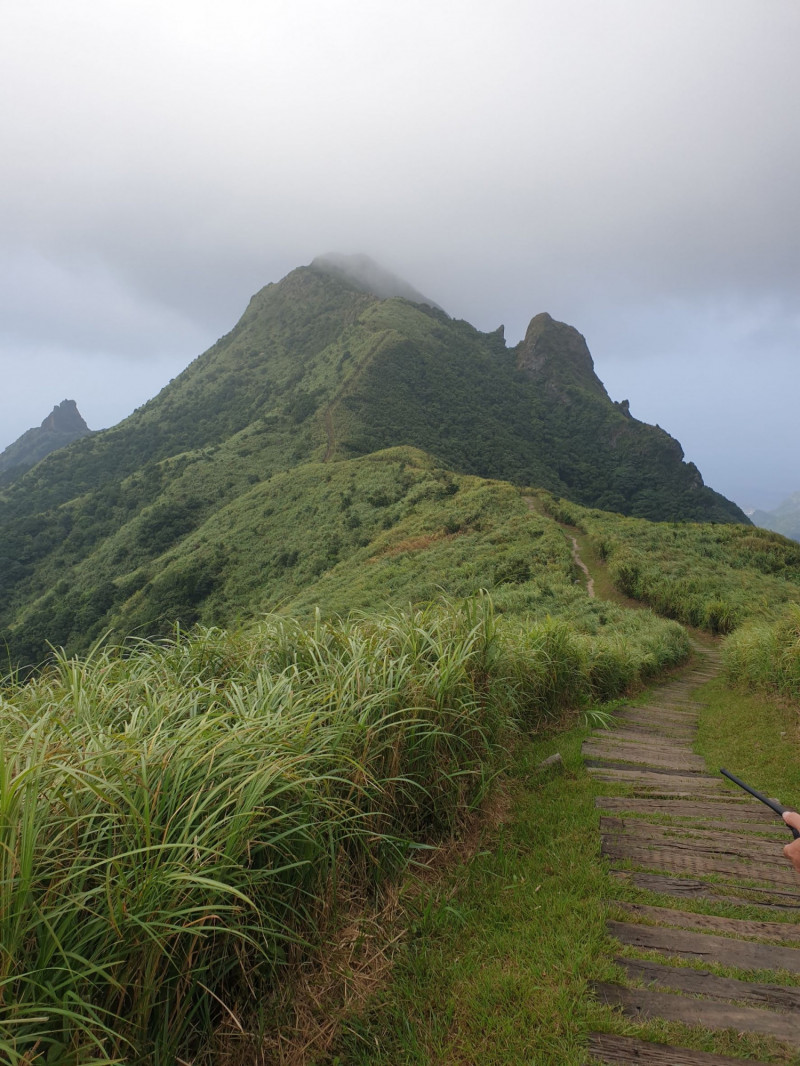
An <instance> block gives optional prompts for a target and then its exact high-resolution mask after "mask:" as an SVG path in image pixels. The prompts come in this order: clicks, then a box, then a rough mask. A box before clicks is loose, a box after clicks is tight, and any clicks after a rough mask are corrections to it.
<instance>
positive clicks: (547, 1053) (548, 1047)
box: [318, 500, 800, 1066]
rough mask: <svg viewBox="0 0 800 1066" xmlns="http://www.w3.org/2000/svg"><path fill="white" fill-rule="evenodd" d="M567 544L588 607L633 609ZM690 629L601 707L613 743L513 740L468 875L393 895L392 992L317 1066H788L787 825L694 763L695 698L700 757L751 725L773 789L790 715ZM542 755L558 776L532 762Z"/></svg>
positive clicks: (799, 986) (458, 865) (787, 774)
mask: <svg viewBox="0 0 800 1066" xmlns="http://www.w3.org/2000/svg"><path fill="white" fill-rule="evenodd" d="M527 502H528V506H529V507H530V508H531V510H535V509H537V507H536V506H535V503H534V501H533V500H528V501H527ZM565 532H569V534H570V536H571V535H572V534H573V533H574V534H576V539H577V540H578V551H579V554H581V555H582V556H583V558H584V559H586V560H587V562H588V567H587V569H589V571H590V574H589V576H591V577H592V578H593V579H594V582H595V589H596V590H597V594H598V596H599V597H600V598H601V599H604V600H613V601H615V602H617V603H622V604H624V605H625V606H637V607H638V606H641V605H639V604H637V603H636V602H635V601H631V600H629V599H628V598H627V597H625V596H623V595H622V594H620V593H619V592H618V591H617V590H616V589H614V587H613V585H612V584H611V582H610V580H609V578H608V574H607V572H606V569H605V567H604V566H603V565H601V564H600V562H599V560H598V559H597V557H596V553H595V552H594V551H593V549H592V546H591V543H589V541H588V538H586V537H585V536H583V535H581V534H580V533H579V531H577V530H571V529H570V530H568V531H567V530H565ZM697 637H698V638H699V643H698V642H696V644H695V658H694V659H693V661H692V662H691V663H690V664H689V666H688V667H686V668H684V669H683V670H681V671H678V672H676V673H675V674H673V676H672V677H671V679H670V680H668V681H667V682H666V683H665V684H662V685H660V686H658V687H655V688H653V689H652V690H650V692H649V693H647V694H646V695H645V696H643V697H641V698H639V699H638V700H632V701H629V702H628V703H627V704H626V705H625V706H623V707H617V708H615V709H616V712H617V713H616V716H615V720H614V727H613V729H612V730H605V729H604V730H593V729H591V728H589V727H588V726H587V724H586V723H585V722H583V721H582V720H581V719H580V718H579V716H578V715H577V714H573V716H572V718H571V719H570V718H569V716H567V717H562V719H561V720H559V721H554V722H553V724H552V731H551V732H550V733H549V734H546V735H543V736H539V737H536V738H534V739H529V740H525V741H522V742H521V743H520V744H519V746H518V749H517V751H516V752H515V755H514V760H513V763H512V765H511V766H510V767H509V768H508V771H507V774H506V777H505V783H504V785H503V787H502V792H501V795H502V796H503V797H504V799H505V804H504V805H503V804H501V805H500V806H499V807H498V808H497V809H496V810H495V812H494V817H492V818H487V819H486V820H485V821H484V822H483V824H482V826H481V828H480V831H479V836H478V839H477V841H475V842H474V847H473V849H472V851H471V852H470V854H469V855H465V856H464V858H463V860H462V861H461V862H458V861H457V862H455V863H452V862H451V863H450V864H449V865H447V866H445V867H444V868H443V869H440V870H439V871H438V872H437V873H435V874H433V873H431V872H430V871H428V872H425V871H423V872H422V873H421V875H420V877H419V878H418V880H417V881H416V882H415V883H413V884H411V885H406V887H405V888H404V890H403V893H404V895H405V899H406V905H407V907H408V913H409V914H410V916H411V920H410V931H409V934H408V935H407V937H406V940H405V944H404V947H403V948H402V950H401V952H400V954H399V955H398V957H397V959H396V961H395V964H394V969H393V977H392V980H391V983H390V984H388V985H387V986H386V987H384V988H383V990H382V991H380V992H378V993H377V994H376V995H375V996H374V997H373V999H372V1000H371V1002H370V1004H369V1006H368V1008H367V1009H360V1010H359V1011H358V1012H354V1013H353V1014H351V1015H350V1016H346V1017H345V1018H344V1019H343V1025H342V1029H341V1033H340V1037H339V1038H338V1040H337V1041H336V1043H335V1046H334V1048H333V1050H332V1052H331V1054H330V1057H325V1058H324V1059H323V1060H318V1061H320V1062H322V1061H324V1062H326V1063H332V1064H333V1063H341V1064H344V1063H347V1064H351V1063H352V1064H364V1066H366V1064H367V1063H369V1064H376V1066H381V1064H385V1066H390V1064H392V1066H395V1064H400V1063H402V1064H419V1066H423V1064H429V1063H434V1062H435V1063H441V1064H444V1066H450V1064H452V1066H456V1064H458V1066H462V1064H464V1063H481V1064H487V1066H501V1064H516V1063H531V1064H534V1066H587V1064H588V1063H590V1062H591V1063H607V1064H609V1063H633V1062H641V1063H649V1064H650V1066H731V1064H734V1063H737V1062H739V1063H744V1062H749V1063H750V1064H751V1066H753V1063H783V1064H794V1066H799V1064H800V1056H798V1053H797V1049H798V1043H797V1034H796V1023H795V1021H794V1018H793V1016H792V1012H793V1011H796V1008H797V1006H798V1005H800V977H798V971H797V969H796V966H795V963H794V960H795V958H796V957H797V956H796V955H794V954H792V952H796V953H797V955H799V956H800V942H798V932H800V927H799V926H798V920H800V909H798V907H797V904H798V903H800V895H798V893H797V885H796V884H793V883H792V881H791V880H790V879H792V878H793V877H794V875H793V874H792V873H791V870H790V869H789V867H788V866H787V864H786V863H785V860H784V859H783V857H782V856H781V854H780V849H781V845H782V843H784V842H785V839H786V837H787V834H786V831H785V829H781V827H780V823H778V821H777V819H774V818H773V816H772V815H771V814H770V813H769V812H767V811H766V810H765V809H764V810H762V809H760V805H759V804H758V803H757V802H756V801H755V800H754V801H752V803H750V802H749V801H748V800H747V799H745V798H743V797H742V796H736V795H734V794H733V786H730V788H728V787H726V786H725V785H724V784H723V783H722V782H721V779H720V780H718V779H717V778H716V777H715V776H713V774H712V773H710V772H709V771H708V770H706V769H704V767H703V762H702V759H700V758H699V756H698V755H697V754H696V753H695V752H694V751H693V750H692V748H693V746H694V745H695V743H696V742H695V735H696V732H697V723H698V716H699V714H700V702H699V701H700V700H701V699H702V700H703V702H705V703H712V704H713V708H712V713H705V714H704V715H703V716H702V717H701V719H700V732H699V741H698V742H697V743H698V745H699V746H700V747H701V749H702V750H703V751H704V752H705V754H706V757H707V758H708V759H709V760H711V761H715V759H719V760H721V761H722V764H723V765H725V764H726V763H727V764H728V765H730V766H731V767H732V768H734V767H736V766H737V765H739V766H741V765H743V764H742V762H741V759H742V757H743V756H742V754H741V752H740V751H739V748H741V746H742V744H743V743H744V746H745V747H746V748H748V747H749V748H751V747H752V746H753V745H752V742H751V743H750V744H748V743H747V742H746V741H745V739H744V738H747V737H752V736H753V734H754V732H757V730H758V729H761V730H762V734H759V736H760V735H763V736H768V737H769V742H768V743H767V742H764V744H763V746H764V748H765V750H764V752H763V759H762V760H761V762H759V761H758V755H759V754H760V752H761V748H762V741H761V740H759V741H758V742H757V743H756V744H755V748H756V749H757V750H756V751H755V753H754V752H753V751H750V752H749V754H750V759H751V760H752V759H753V758H754V756H755V762H754V763H753V762H752V761H750V762H747V763H745V764H744V765H748V766H750V765H754V766H755V767H757V772H758V773H759V775H761V776H759V777H758V781H759V782H767V787H769V788H772V789H775V790H781V789H787V788H788V786H787V782H790V780H791V773H792V766H791V765H790V764H791V753H790V752H788V750H787V751H785V752H784V755H783V762H784V763H786V765H785V766H784V765H782V764H781V765H779V766H776V765H775V763H776V760H775V757H774V754H773V751H774V745H773V738H777V737H778V736H779V735H780V736H783V735H784V733H785V731H786V730H787V729H789V728H790V724H789V721H788V720H787V718H788V717H789V711H788V710H786V709H781V708H779V707H777V706H771V708H769V709H768V710H765V707H764V705H763V701H760V700H756V699H754V698H751V697H744V696H741V695H735V694H733V693H731V692H730V690H728V689H726V688H725V686H724V685H723V684H722V682H721V681H720V680H718V679H717V680H715V678H716V675H717V673H718V662H719V653H718V650H717V646H716V644H715V643H713V642H712V641H711V640H710V638H708V637H707V635H705V634H697ZM698 686H701V687H700V688H698ZM700 693H703V694H707V693H711V695H702V696H701V695H700ZM737 744H738V745H739V748H737V747H736V745H737ZM584 748H586V755H585V756H584V753H583V749H584ZM556 751H558V752H559V753H560V754H561V755H562V758H563V763H562V766H563V771H561V772H559V771H558V770H555V771H554V770H552V769H548V770H543V769H542V762H543V760H545V759H546V758H547V757H548V756H550V755H552V754H553V753H555V752H556ZM737 759H738V761H737ZM779 761H780V760H779ZM591 763H594V765H589V764H591ZM614 764H616V765H614ZM718 764H719V763H718V762H717V765H718ZM767 768H770V769H771V770H773V771H774V772H775V774H776V777H774V778H773V777H771V776H770V774H769V773H766V771H767ZM754 772H756V771H754ZM773 780H774V781H775V782H776V783H775V784H773V783H772V782H773ZM721 823H724V826H725V831H724V833H723V832H722V831H721ZM623 852H627V854H623ZM715 863H717V864H718V865H719V867H720V868H719V869H717V870H712V869H709V867H710V866H713V865H714V864H715ZM726 864H727V865H726ZM723 867H724V868H723ZM787 953H788V954H787ZM654 984H655V987H653V985H654ZM698 994H701V995H702V998H696V997H697V996H698ZM748 1012H750V1013H748Z"/></svg>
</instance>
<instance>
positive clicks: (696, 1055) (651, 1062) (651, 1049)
mask: <svg viewBox="0 0 800 1066" xmlns="http://www.w3.org/2000/svg"><path fill="white" fill-rule="evenodd" d="M589 1054H590V1055H591V1056H592V1058H593V1059H598V1060H599V1061H600V1062H605V1063H608V1064H609V1066H768V1064H767V1063H765V1062H756V1061H755V1060H754V1059H747V1060H745V1059H731V1058H728V1057H727V1056H726V1055H710V1054H709V1053H708V1052H707V1051H692V1050H691V1049H689V1048H683V1047H668V1046H667V1045H666V1044H648V1043H646V1042H645V1041H644V1040H637V1039H636V1038H635V1037H632V1036H614V1035H613V1034H611V1033H592V1034H591V1035H590V1037H589Z"/></svg>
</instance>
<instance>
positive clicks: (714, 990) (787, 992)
mask: <svg viewBox="0 0 800 1066" xmlns="http://www.w3.org/2000/svg"><path fill="white" fill-rule="evenodd" d="M614 962H616V963H617V965H618V966H621V967H622V968H623V969H624V970H625V972H626V973H627V975H628V977H630V978H633V979H637V980H640V981H647V982H649V983H650V984H653V983H655V984H658V985H660V986H661V987H662V988H674V989H675V990H676V991H679V992H691V993H692V994H693V995H699V996H706V997H707V998H709V999H725V1000H737V1001H738V1002H740V1003H748V1004H750V1005H751V1006H759V1007H762V1008H766V1009H768V1010H787V1011H796V1012H797V1014H798V1016H799V1017H800V988H788V987H787V986H786V985H761V984H756V983H755V982H754V981H737V980H736V979H735V978H733V977H717V975H716V974H712V973H709V971H708V970H691V969H689V968H688V967H686V966H665V965H664V964H663V963H661V962H649V961H648V960H647V959H624V958H618V959H615V960H614Z"/></svg>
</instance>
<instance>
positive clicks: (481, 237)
mask: <svg viewBox="0 0 800 1066" xmlns="http://www.w3.org/2000/svg"><path fill="white" fill-rule="evenodd" d="M2 19H3V33H2V34H0V89H2V90H4V91H5V96H6V99H13V100H15V101H17V106H16V107H14V108H6V109H4V111H3V113H2V115H0V137H2V141H3V144H4V200H3V205H2V207H0V276H2V277H4V278H5V281H6V288H5V294H4V296H3V297H2V299H0V310H1V311H2V325H1V326H0V335H2V336H3V337H5V338H6V347H5V348H4V349H2V350H0V359H2V361H3V363H2V365H3V369H4V373H5V376H6V380H7V381H8V382H9V383H10V387H11V388H12V389H13V387H14V382H15V381H17V380H21V379H18V378H17V377H16V372H15V371H14V359H15V356H14V352H15V351H16V352H19V351H24V350H26V347H30V348H31V350H33V349H34V348H37V346H38V349H37V350H44V348H48V350H56V349H58V350H59V351H60V352H61V353H62V355H61V357H60V358H61V359H62V360H63V361H64V362H65V363H68V362H69V360H70V359H72V358H73V357H74V358H75V359H77V360H79V361H80V360H85V359H87V358H88V357H89V356H91V355H92V353H94V358H96V359H97V360H106V361H107V365H108V374H107V376H106V379H107V383H108V389H109V394H111V393H112V392H113V389H114V370H113V368H114V366H117V367H119V368H120V374H121V375H122V376H124V374H125V373H127V369H126V368H127V366H128V363H129V361H135V360H142V359H144V358H146V357H147V358H149V359H150V360H151V365H152V366H154V367H155V366H156V364H157V363H158V362H159V360H160V359H161V358H163V359H164V360H165V362H164V367H163V369H164V370H165V371H166V369H167V365H168V364H169V368H170V369H171V367H172V365H173V363H174V361H175V358H176V355H177V353H178V352H182V353H185V352H186V349H187V346H189V348H190V351H191V354H192V355H193V354H197V351H199V350H201V348H202V347H205V346H206V343H207V341H206V339H205V338H206V337H208V338H209V340H213V339H215V337H216V336H218V335H220V334H221V333H223V332H225V331H226V330H227V329H229V328H230V327H231V326H232V324H233V322H234V321H235V320H236V318H237V317H238V315H239V314H240V313H241V311H242V310H243V309H244V307H245V306H246V303H247V299H248V298H249V296H250V295H251V294H252V292H254V291H256V290H257V289H258V288H260V287H261V286H262V285H263V284H266V283H267V282H269V281H272V280H276V279H277V278H279V277H281V276H282V275H283V274H285V273H286V272H287V271H288V270H290V269H292V268H293V267H294V266H297V265H298V264H300V263H304V262H309V261H310V260H311V259H313V258H314V256H316V255H318V254H320V253H322V252H326V251H328V250H339V251H341V252H344V253H352V252H365V253H367V254H368V255H370V256H372V257H373V258H375V259H377V260H378V261H379V262H381V263H382V264H383V265H385V266H386V267H387V268H388V269H389V270H392V271H394V272H396V273H398V274H400V275H401V276H404V277H406V278H407V279H408V281H409V282H410V283H411V284H412V285H414V286H415V287H417V288H418V289H420V290H422V291H423V292H426V293H429V294H430V296H431V297H432V298H433V299H435V300H437V301H438V302H440V303H441V304H442V305H443V306H444V307H445V308H446V309H447V310H448V311H449V312H450V313H452V314H455V315H457V316H459V317H465V318H467V319H469V320H470V321H473V322H475V324H476V325H478V326H479V327H481V328H484V329H491V328H494V327H495V326H496V325H498V324H499V323H500V322H504V323H505V325H506V327H507V335H508V336H509V337H510V338H511V339H515V338H517V337H519V336H521V335H522V333H523V332H524V329H525V326H526V324H527V321H528V319H529V318H530V317H531V316H532V315H533V314H534V313H536V312H537V311H540V310H543V309H547V310H549V311H551V313H553V314H554V315H555V316H556V317H558V318H561V319H564V320H566V321H570V322H572V323H573V324H575V325H576V326H577V327H578V328H579V329H581V331H582V332H584V333H585V334H586V336H587V339H588V341H589V344H590V347H591V348H592V350H593V351H595V352H596V353H599V354H598V361H599V369H600V372H601V376H602V364H603V360H604V359H605V358H606V355H605V354H604V353H605V352H606V351H608V352H609V353H612V352H613V353H614V354H613V355H612V354H609V356H608V358H610V359H612V361H615V362H616V361H619V360H622V361H624V360H627V361H628V364H631V363H632V362H633V361H634V360H635V361H636V363H637V365H640V366H652V367H653V368H654V371H653V375H654V376H656V377H658V376H659V374H661V373H662V371H663V370H664V368H665V367H668V366H669V365H672V366H673V367H674V366H675V365H677V363H676V362H675V356H674V350H675V344H677V343H678V342H680V346H681V350H682V351H691V352H693V353H694V356H693V358H697V359H700V360H704V359H708V360H709V366H712V365H713V366H717V365H718V363H717V361H715V360H718V357H719V358H721V356H722V353H723V352H724V350H725V349H726V347H727V349H728V350H729V351H730V350H733V349H736V351H737V352H740V353H741V357H742V359H743V360H746V358H747V352H748V351H749V352H753V353H757V357H759V356H763V354H764V353H768V354H769V358H770V360H772V363H770V365H771V366H775V367H778V366H781V367H785V366H788V365H789V359H790V353H791V351H792V345H793V344H794V343H795V341H796V321H797V318H798V314H800V305H799V302H800V295H799V294H800V262H799V260H798V255H797V247H798V237H799V236H800V203H799V202H798V198H797V195H796V188H797V186H798V178H800V134H799V133H798V127H797V123H796V120H795V115H794V111H795V105H796V101H797V100H798V99H800V65H798V64H797V62H796V41H797V40H798V31H800V6H798V5H797V4H796V3H795V2H794V0H772V2H771V3H769V4H764V3H763V0H703V3H702V4H698V3H697V2H696V0H649V2H648V3H647V4H642V3H641V2H640V0H604V2H603V3H602V4H598V3H596V2H594V0H495V2H494V3H492V4H489V3H488V2H487V0H436V2H434V3H430V2H429V0H426V2H423V0H408V2H407V3H406V4H404V5H402V6H398V5H396V4H389V3H388V2H386V0H337V3H336V4H330V3H328V2H327V0H308V2H307V3H305V4H302V5H301V4H295V3H291V2H290V0H269V2H267V3H264V2H263V0H259V2H256V0H230V2H229V3H228V4H226V5H225V7H224V9H223V7H222V6H221V5H220V4H219V3H218V2H217V0H192V2H191V3H190V2H189V0H172V2H171V3H170V4H167V5H164V4H157V3H155V2H153V0H116V2H115V3H114V4H101V5H98V4H96V3H95V2H94V0H72V2H71V3H70V4H68V5H66V4H63V3H61V2H60V0H28V2H27V3H26V4H24V5H21V4H20V5H10V6H8V10H7V11H4V13H3V16H2ZM637 321H641V322H646V323H647V328H646V329H642V330H640V331H639V333H638V334H637V343H636V344H633V343H632V342H631V329H630V326H629V323H631V322H637ZM753 322H755V323H756V326H755V327H754V326H752V323H753ZM710 323H711V324H714V323H716V325H715V327H714V328H715V329H716V331H717V332H716V333H714V332H713V331H712V330H711V329H710V326H709V324H710ZM748 323H751V324H750V325H748ZM614 331H616V333H615V332H614ZM633 332H634V333H636V331H635V330H634V331H633ZM661 338H664V339H663V340H662V339H661ZM668 338H672V340H670V341H669V342H667V339H668ZM639 341H641V343H638V342H639ZM673 342H674V343H673ZM193 345H197V348H196V350H195V348H194V347H192V346H193ZM794 350H795V351H796V348H795V349H794ZM146 353H149V355H147V354H146ZM737 358H738V357H737ZM664 360H667V361H670V360H671V361H672V362H671V364H670V362H666V363H665V362H664ZM186 361H187V362H188V358H187V359H186ZM95 365H99V363H96V364H95ZM609 365H611V364H609ZM764 365H765V366H766V364H764ZM9 368H10V369H9ZM637 374H638V375H639V377H640V378H641V387H642V389H643V393H642V395H643V397H646V396H647V395H649V393H648V385H647V377H646V374H645V372H644V371H642V372H641V373H639V372H637ZM712 376H713V375H712ZM120 380H122V379H120ZM164 380H166V377H165V378H164ZM632 380H633V378H632ZM790 380H791V381H792V382H793V383H794V382H795V381H796V378H795V377H793V376H791V374H790ZM702 387H703V388H704V389H708V388H710V386H709V385H703V386H702ZM698 388H700V385H698ZM623 391H625V390H623ZM627 391H629V392H632V391H633V388H632V387H631V388H629V389H628V390H627ZM783 391H784V390H781V392H783ZM660 393H661V394H662V395H664V396H672V397H673V400H672V402H673V403H674V405H675V407H674V410H675V417H673V418H672V419H670V418H669V417H666V418H665V425H666V426H667V428H671V426H674V425H675V422H676V420H678V419H677V416H678V415H679V414H680V410H681V407H680V405H681V403H683V402H684V401H683V400H682V398H681V394H680V390H679V388H678V387H677V386H676V387H673V388H671V389H665V388H663V387H662V388H661V389H660ZM772 395H773V393H770V392H769V391H768V390H767V392H766V393H765V396H772ZM750 396H751V397H752V392H751V393H750ZM708 397H709V402H710V401H711V400H712V399H713V392H710V393H709V394H708ZM60 398H63V397H60V396H59V397H58V399H60ZM76 398H77V399H78V400H80V398H79V397H76ZM631 399H632V402H633V403H634V408H635V397H633V396H631ZM42 400H43V406H44V408H45V410H44V413H47V410H49V409H50V407H51V406H52V403H53V402H56V401H55V400H54V399H52V398H51V397H50V396H47V397H46V398H45V397H42ZM765 405H766V399H765ZM2 413H3V412H2V409H1V408H0V414H2ZM41 417H43V414H41V415H40V414H38V412H37V416H36V417H35V418H34V419H33V421H40V420H41ZM753 417H754V419H756V421H758V420H759V419H760V420H761V422H760V424H763V425H764V426H766V425H767V424H768V420H769V416H768V415H764V416H762V415H761V414H760V413H758V412H756V413H755V414H754V415H753ZM29 424H30V423H29ZM2 426H3V427H7V423H5V422H3V423H2ZM23 428H24V427H23ZM0 432H4V430H3V429H0ZM5 435H6V436H8V433H7V431H5ZM697 461H698V463H699V465H700V466H701V469H704V463H703V460H702V456H698V457H697ZM765 476H766V474H765ZM787 476H789V475H788V474H787ZM712 483H713V482H712ZM796 487H798V486H797V485H795V484H792V485H790V486H787V488H791V489H793V488H796Z"/></svg>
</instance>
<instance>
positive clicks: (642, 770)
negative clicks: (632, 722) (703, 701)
mask: <svg viewBox="0 0 800 1066" xmlns="http://www.w3.org/2000/svg"><path fill="white" fill-rule="evenodd" d="M584 765H585V766H586V768H587V769H590V768H592V767H594V768H597V769H601V770H620V771H622V772H624V773H632V774H663V775H664V781H663V782H662V783H665V784H670V785H671V784H672V783H673V782H672V779H673V778H681V779H685V780H687V781H692V782H694V783H700V784H701V785H703V784H706V785H707V786H708V787H712V786H713V789H714V791H715V792H716V791H718V790H719V788H720V787H721V786H720V784H719V782H718V781H717V779H716V778H715V777H708V775H706V774H704V773H703V772H702V770H690V769H685V768H683V767H678V768H675V769H673V768H671V767H669V766H654V765H653V764H652V763H642V764H641V765H635V764H633V763H630V762H624V761H623V760H621V759H619V760H618V759H612V758H610V757H608V756H599V755H592V756H588V757H586V758H584Z"/></svg>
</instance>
